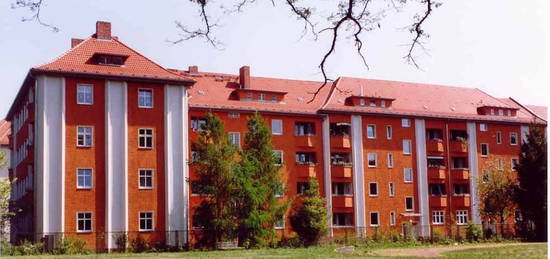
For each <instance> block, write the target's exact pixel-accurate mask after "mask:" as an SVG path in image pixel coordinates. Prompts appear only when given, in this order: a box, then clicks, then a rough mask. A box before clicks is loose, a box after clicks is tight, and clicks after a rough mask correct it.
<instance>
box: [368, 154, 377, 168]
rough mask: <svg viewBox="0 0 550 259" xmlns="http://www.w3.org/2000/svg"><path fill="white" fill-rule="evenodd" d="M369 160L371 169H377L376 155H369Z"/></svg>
mask: <svg viewBox="0 0 550 259" xmlns="http://www.w3.org/2000/svg"><path fill="white" fill-rule="evenodd" d="M367 157H368V160H369V167H376V153H368V154H367Z"/></svg>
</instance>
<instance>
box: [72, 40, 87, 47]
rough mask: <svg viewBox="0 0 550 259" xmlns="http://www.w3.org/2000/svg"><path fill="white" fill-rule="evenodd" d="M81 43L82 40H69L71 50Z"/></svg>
mask: <svg viewBox="0 0 550 259" xmlns="http://www.w3.org/2000/svg"><path fill="white" fill-rule="evenodd" d="M83 41H84V40H83V39H71V48H74V47H75V46H76V45H78V44H80V43H81V42H83Z"/></svg>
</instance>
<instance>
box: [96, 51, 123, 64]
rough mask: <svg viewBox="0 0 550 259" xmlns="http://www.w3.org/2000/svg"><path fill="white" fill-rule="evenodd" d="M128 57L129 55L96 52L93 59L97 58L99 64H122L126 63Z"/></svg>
mask: <svg viewBox="0 0 550 259" xmlns="http://www.w3.org/2000/svg"><path fill="white" fill-rule="evenodd" d="M127 58H128V57H127V56H119V55H108V54H98V53H96V54H94V56H93V57H92V59H94V60H95V62H96V63H97V64H98V65H106V66H122V65H124V61H126V59H127Z"/></svg>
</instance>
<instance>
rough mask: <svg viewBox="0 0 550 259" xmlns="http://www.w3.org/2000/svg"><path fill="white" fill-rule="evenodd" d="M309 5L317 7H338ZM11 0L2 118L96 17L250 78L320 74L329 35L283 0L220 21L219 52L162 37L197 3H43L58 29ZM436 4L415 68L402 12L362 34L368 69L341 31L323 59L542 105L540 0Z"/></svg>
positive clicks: (194, 16)
mask: <svg viewBox="0 0 550 259" xmlns="http://www.w3.org/2000/svg"><path fill="white" fill-rule="evenodd" d="M315 1H316V2H318V4H319V10H323V9H322V8H329V7H331V6H332V5H334V4H335V3H336V1H329V0H324V1H322V0H315ZM11 2H14V1H12V0H9V1H1V2H0V67H1V68H2V69H0V78H2V84H1V86H0V87H1V88H0V89H1V90H0V118H2V117H4V116H5V114H6V113H7V111H8V109H9V107H10V105H11V103H12V102H13V99H14V98H15V95H16V93H17V91H18V89H19V87H20V86H21V83H22V81H23V79H24V77H25V75H26V74H27V72H28V70H29V69H30V68H31V67H33V66H36V65H39V64H42V63H45V62H48V61H50V60H52V59H54V58H55V57H57V56H59V55H61V54H62V53H63V52H64V51H66V50H68V49H69V48H70V39H71V38H85V37H88V36H90V35H91V34H93V33H94V31H95V22H96V21H97V20H103V21H110V22H111V23H112V28H113V35H116V36H119V39H120V40H121V41H123V42H125V43H126V44H128V45H129V46H131V47H132V48H134V49H136V50H137V51H139V52H141V53H142V54H144V55H145V56H147V57H149V58H151V59H152V60H154V61H156V62H157V63H159V64H161V65H162V66H164V67H167V68H178V69H186V68H187V67H188V66H190V65H198V66H199V70H201V71H209V72H221V73H233V74H236V73H238V69H239V67H241V66H242V65H250V66H251V73H252V75H254V76H263V77H278V78H291V79H304V80H322V77H321V75H320V73H319V69H318V65H319V62H320V60H321V57H322V55H323V53H324V52H325V51H326V50H327V47H328V44H329V42H328V35H321V37H320V39H319V40H318V41H313V40H312V37H311V36H306V37H305V38H303V39H300V35H301V30H302V26H303V24H302V23H301V22H300V21H297V20H296V18H295V17H293V16H292V15H290V13H289V11H288V9H287V7H286V6H284V5H282V4H279V7H278V8H273V7H272V6H271V4H270V2H271V1H265V0H259V1H258V2H259V3H257V4H253V5H251V6H249V7H248V8H247V9H246V10H245V11H244V12H243V13H240V14H237V15H232V16H229V17H224V18H223V19H222V20H221V23H222V27H220V28H218V29H217V31H216V36H217V38H218V39H219V40H220V41H222V42H223V44H224V45H223V49H222V50H219V49H215V48H212V47H211V46H210V45H208V44H206V43H205V42H204V41H203V40H193V41H188V42H183V43H181V44H178V45H172V44H170V43H168V42H167V40H175V39H177V34H178V30H177V29H176V27H175V24H174V21H175V20H180V21H181V22H183V23H185V24H190V25H193V24H195V25H198V24H199V23H198V22H199V20H198V13H197V8H196V7H195V6H194V5H192V4H191V3H190V1H181V0H166V1H145V0H124V1H123V0H119V1H112V0H95V1H74V0H73V1H68V0H65V1H62V0H46V1H45V2H46V3H47V5H46V6H44V8H43V10H42V20H44V21H45V22H48V23H51V24H54V25H56V26H58V27H59V28H60V31H59V32H57V33H55V32H51V31H50V30H49V29H48V28H46V27H43V26H40V25H38V24H37V23H34V22H21V18H22V17H26V16H29V14H30V13H29V12H27V11H24V10H11V9H10V4H9V3H11ZM218 2H225V1H222V0H218ZM227 2H229V1H227ZM276 2H277V1H276ZM442 2H444V4H443V5H442V6H441V7H440V8H438V9H436V10H435V11H434V13H433V15H432V16H431V17H430V18H429V19H428V20H427V22H426V26H425V30H427V31H428V33H429V34H430V38H429V39H427V41H426V42H425V46H426V48H427V49H428V53H427V54H424V53H422V52H418V53H417V54H418V55H419V57H418V62H419V63H420V65H421V66H422V70H418V69H416V68H415V67H413V66H411V65H408V64H406V63H405V62H404V60H403V59H402V57H403V56H404V55H405V54H406V46H404V44H407V43H409V42H410V39H411V35H410V34H409V33H408V32H407V31H405V30H403V29H401V28H403V27H405V26H407V25H409V24H410V22H411V20H409V19H407V18H406V17H407V15H408V14H407V12H401V13H400V14H393V13H391V14H388V16H387V17H386V19H385V20H384V21H383V23H382V28H381V29H380V30H375V31H373V32H370V33H369V34H367V35H366V36H365V37H364V42H365V50H366V57H367V62H368V64H369V66H370V69H368V70H367V69H366V68H365V67H364V66H363V65H362V63H361V61H360V59H359V57H358V56H357V55H356V54H355V49H354V47H353V42H352V41H351V40H350V39H347V38H345V37H342V38H341V40H340V42H339V44H338V46H337V52H336V54H335V55H334V56H332V57H331V58H330V59H329V63H328V64H329V66H328V68H329V73H330V76H331V77H332V78H333V79H336V78H337V77H338V76H353V77H361V78H373V79H385V80H396V81H406V82H420V83H432V84H443V85H451V86H463V87H473V88H479V89H481V90H483V91H486V92H488V93H489V94H491V95H494V96H496V97H509V96H511V97H514V98H516V99H517V100H518V101H520V102H522V103H525V104H535V105H548V100H549V99H548V97H549V94H548V93H549V90H548V87H549V86H550V50H549V46H550V45H549V44H550V30H548V25H550V18H549V16H548V15H546V17H545V14H548V13H550V3H548V1H547V0H530V1H517V0H505V1H504V0H484V1H479V0H459V1H456V0H455V1H450V0H442ZM160 3H162V4H160ZM213 11H214V12H219V11H218V10H213ZM545 25H546V27H545ZM343 36H346V35H343ZM436 95H437V93H434V96H436Z"/></svg>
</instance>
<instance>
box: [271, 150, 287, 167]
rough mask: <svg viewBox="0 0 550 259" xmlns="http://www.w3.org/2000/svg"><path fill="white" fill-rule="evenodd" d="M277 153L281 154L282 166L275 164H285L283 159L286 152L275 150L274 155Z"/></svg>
mask: <svg viewBox="0 0 550 259" xmlns="http://www.w3.org/2000/svg"><path fill="white" fill-rule="evenodd" d="M275 153H281V163H280V164H277V163H275V165H283V164H284V163H285V159H284V158H283V154H284V151H283V150H273V154H275Z"/></svg>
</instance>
